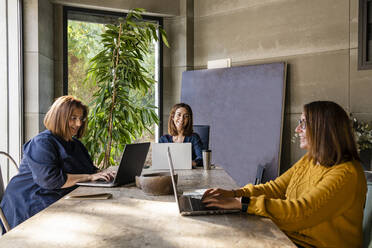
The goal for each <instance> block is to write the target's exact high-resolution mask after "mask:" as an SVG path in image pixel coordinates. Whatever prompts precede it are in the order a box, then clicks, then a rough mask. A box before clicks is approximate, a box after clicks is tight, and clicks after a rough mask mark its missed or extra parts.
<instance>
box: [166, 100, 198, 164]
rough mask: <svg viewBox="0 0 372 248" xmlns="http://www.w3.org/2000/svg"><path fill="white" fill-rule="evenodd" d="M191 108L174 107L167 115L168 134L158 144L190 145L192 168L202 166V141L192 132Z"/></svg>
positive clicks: (187, 106) (181, 104) (185, 106)
mask: <svg viewBox="0 0 372 248" xmlns="http://www.w3.org/2000/svg"><path fill="white" fill-rule="evenodd" d="M192 126H193V118H192V110H191V107H190V106H189V105H187V104H185V103H178V104H176V105H174V106H173V107H172V109H171V111H170V113H169V119H168V134H166V135H163V136H161V137H160V140H159V143H191V145H192V166H193V167H195V166H202V165H203V157H202V147H203V145H202V141H201V139H200V137H199V135H198V134H197V133H194V132H193V128H192Z"/></svg>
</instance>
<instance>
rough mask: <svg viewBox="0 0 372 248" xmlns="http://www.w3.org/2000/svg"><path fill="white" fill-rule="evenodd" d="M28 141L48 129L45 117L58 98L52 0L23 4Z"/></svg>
mask: <svg viewBox="0 0 372 248" xmlns="http://www.w3.org/2000/svg"><path fill="white" fill-rule="evenodd" d="M23 12H24V14H23V18H24V20H23V25H24V112H25V119H24V120H25V141H27V140H29V139H30V138H32V137H33V136H35V135H36V134H37V133H39V132H40V131H42V130H44V129H45V128H44V125H43V119H44V116H45V114H46V112H47V111H48V108H49V106H50V105H51V103H52V102H53V98H54V75H53V70H54V61H53V60H54V58H53V57H54V55H53V54H54V51H53V49H54V46H53V39H54V37H53V30H54V29H53V8H52V4H51V3H50V2H49V1H48V0H28V1H24V6H23Z"/></svg>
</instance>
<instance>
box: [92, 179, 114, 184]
mask: <svg viewBox="0 0 372 248" xmlns="http://www.w3.org/2000/svg"><path fill="white" fill-rule="evenodd" d="M113 181H114V179H112V180H110V181H106V180H105V179H98V180H96V181H95V182H97V183H99V184H110V183H112V182H113Z"/></svg>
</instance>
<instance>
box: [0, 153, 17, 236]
mask: <svg viewBox="0 0 372 248" xmlns="http://www.w3.org/2000/svg"><path fill="white" fill-rule="evenodd" d="M0 155H2V156H5V157H7V158H8V159H9V161H11V164H13V165H14V167H15V168H16V169H17V171H18V165H17V163H16V161H15V160H14V159H13V158H12V156H10V155H9V154H8V153H6V152H2V151H0ZM4 191H5V188H4V182H3V177H2V174H1V166H0V201H1V199H2V198H3V195H4ZM0 220H1V223H3V226H4V227H5V230H6V232H8V231H9V230H10V227H9V224H8V221H7V220H6V218H5V216H4V213H3V210H2V209H1V208H0ZM1 233H2V232H1V225H0V234H1Z"/></svg>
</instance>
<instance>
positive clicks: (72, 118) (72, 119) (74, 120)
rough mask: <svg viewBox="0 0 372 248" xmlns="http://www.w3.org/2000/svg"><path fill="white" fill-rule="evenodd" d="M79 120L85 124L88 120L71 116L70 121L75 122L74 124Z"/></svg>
mask: <svg viewBox="0 0 372 248" xmlns="http://www.w3.org/2000/svg"><path fill="white" fill-rule="evenodd" d="M77 120H79V121H80V122H85V121H86V120H87V118H83V117H80V118H79V117H77V116H71V117H70V121H73V122H76V121H77Z"/></svg>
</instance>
